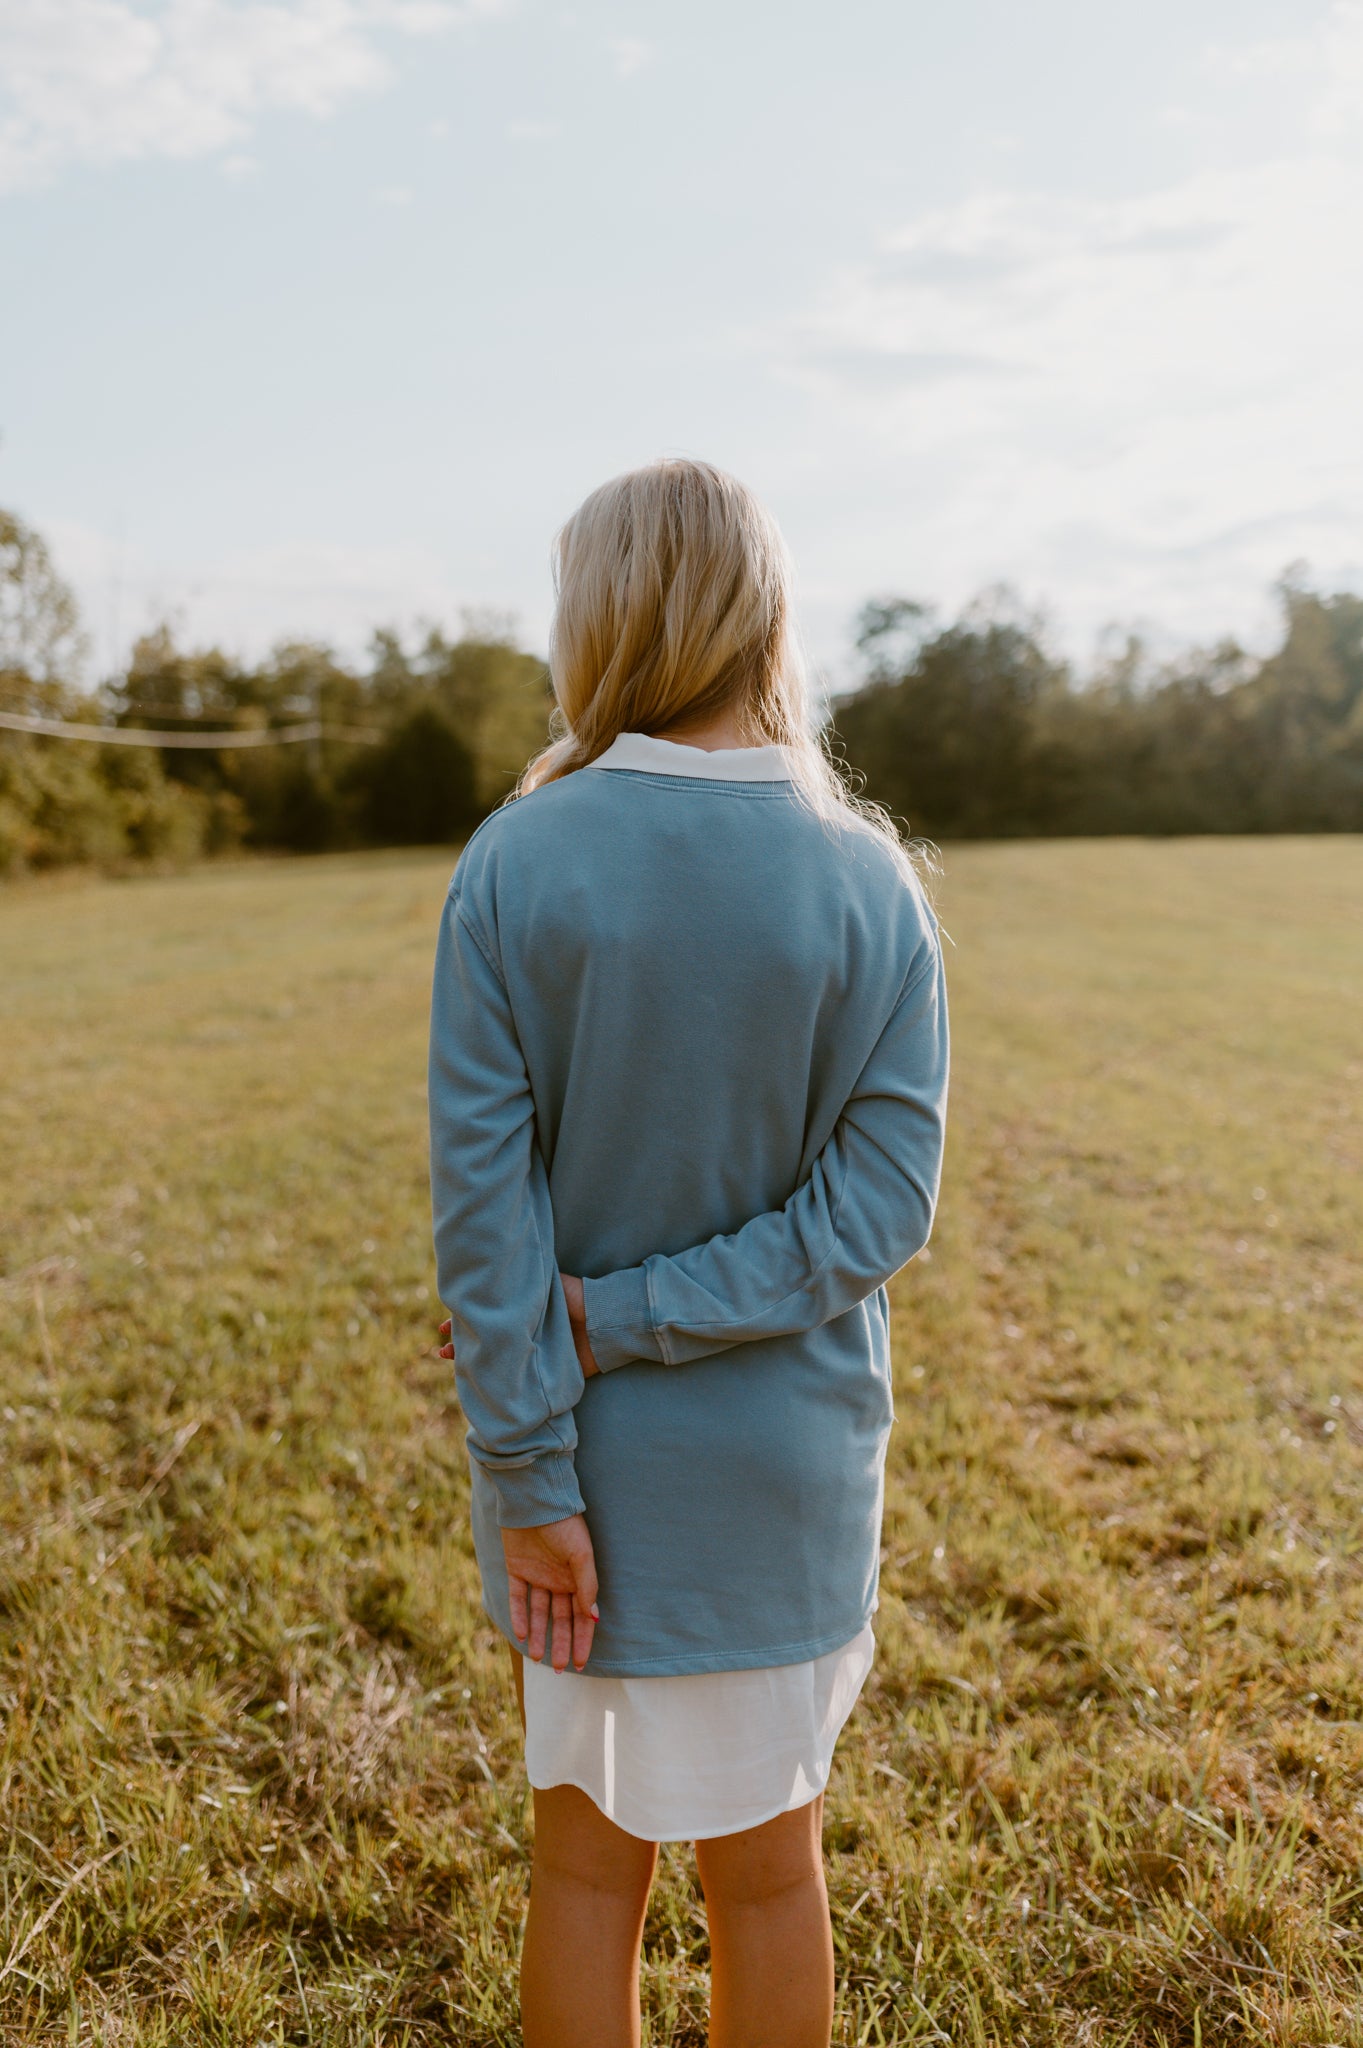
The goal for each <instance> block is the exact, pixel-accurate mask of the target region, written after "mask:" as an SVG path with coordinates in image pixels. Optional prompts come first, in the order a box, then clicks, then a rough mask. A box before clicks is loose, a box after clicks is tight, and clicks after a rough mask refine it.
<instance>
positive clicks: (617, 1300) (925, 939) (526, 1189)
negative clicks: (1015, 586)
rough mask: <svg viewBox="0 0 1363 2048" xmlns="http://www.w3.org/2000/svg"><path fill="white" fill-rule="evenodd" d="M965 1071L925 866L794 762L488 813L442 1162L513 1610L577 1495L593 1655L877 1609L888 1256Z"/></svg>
mask: <svg viewBox="0 0 1363 2048" xmlns="http://www.w3.org/2000/svg"><path fill="white" fill-rule="evenodd" d="M947 1075H948V1046H947V1012H946V990H945V982H944V977H943V964H942V951H941V943H940V937H939V933H938V930H937V925H936V921H935V919H934V917H933V915H932V912H931V910H930V908H929V907H928V905H927V902H926V900H925V898H924V896H923V894H922V891H921V889H920V888H919V887H918V886H917V884H916V883H914V882H912V881H910V880H908V879H906V877H905V875H904V873H903V871H902V869H901V868H900V867H899V866H898V865H897V864H896V862H895V861H894V859H893V857H892V856H891V854H890V852H889V850H888V849H887V848H885V847H884V846H883V845H882V844H881V842H879V841H878V840H877V839H876V838H875V837H874V836H873V835H871V834H870V833H868V832H867V831H865V830H864V829H862V828H861V827H860V826H858V825H856V824H855V823H852V822H848V823H847V824H845V825H844V824H840V823H832V824H830V823H829V822H827V821H825V820H822V819H820V818H818V817H816V816H814V815H813V813H812V812H811V811H810V810H809V809H808V808H807V807H806V806H804V805H803V804H802V803H801V802H800V801H799V798H798V795H797V793H796V791H795V789H794V787H793V786H792V784H791V783H789V782H787V781H777V780H763V781H753V782H743V781H733V780H726V781H716V780H709V779H705V778H703V777H694V778H693V777H691V776H687V775H683V774H671V773H652V772H650V773H644V772H636V771H629V770H621V769H618V768H596V767H594V768H588V769H583V770H580V771H579V772H578V773H577V774H574V775H571V776H568V777H566V778H565V779H564V780H563V781H561V782H555V783H551V784H549V785H547V786H546V787H545V788H543V789H540V790H537V791H535V792H534V793H533V794H532V795H529V796H526V797H522V798H520V799H519V800H518V801H516V802H515V803H513V804H511V805H508V806H506V807H505V808H503V809H501V810H499V811H497V812H494V814H493V815H492V816H491V817H490V818H489V819H487V820H486V822H485V823H484V824H483V825H481V826H480V827H479V829H478V831H477V832H476V833H475V834H474V836H473V838H472V839H471V840H470V841H469V843H468V845H467V847H466V848H465V849H464V852H463V854H462V855H461V857H460V860H459V863H458V866H457V868H456V870H455V874H454V879H453V881H452V883H451V886H450V892H449V897H448V900H447V902H446V905H445V909H444V915H443V918H442V922H441V926H440V932H439V939H438V944H437V951H436V962H435V976H434V989H433V998H432V1015H431V1041H430V1117H431V1187H432V1204H433V1219H434V1233H435V1247H436V1262H437V1274H438V1280H439V1287H440V1294H441V1298H442V1300H443V1301H444V1303H445V1305H446V1307H447V1308H448V1309H449V1311H450V1314H451V1316H452V1318H453V1325H454V1342H455V1380H456V1386H457V1390H458V1394H459V1399H460V1403H461V1406H462V1408H463V1411H464V1414H465V1417H466V1420H467V1423H468V1451H469V1458H470V1473H471V1485H472V1513H473V1536H474V1544H475V1548H476V1551H477V1556H478V1563H479V1569H480V1572H481V1576H482V1584H483V1600H484V1605H485V1607H486V1609H487V1612H488V1614H489V1615H490V1617H491V1618H492V1620H493V1621H494V1622H495V1623H496V1624H497V1626H498V1627H499V1628H500V1629H501V1630H502V1632H503V1633H504V1634H506V1635H508V1636H509V1635H510V1634H511V1625H510V1612H509V1606H508V1594H507V1584H506V1573H505V1567H504V1564H503V1559H502V1546H501V1540H500V1535H499V1531H500V1529H501V1528H503V1527H527V1526H531V1525H534V1524H538V1523H543V1522H549V1521H554V1520H557V1519H559V1518H560V1517H561V1516H564V1515H570V1514H574V1513H577V1512H579V1511H584V1512H585V1514H586V1517H587V1523H588V1527H589V1528H590V1530H591V1535H592V1540H593V1544H594V1547H595V1552H596V1560H597V1569H598V1573H599V1577H600V1595H599V1604H600V1609H601V1619H600V1622H599V1623H598V1625H597V1629H596V1636H595V1642H594V1644H593V1648H592V1653H591V1656H590V1658H589V1660H588V1663H587V1666H586V1668H587V1670H588V1671H597V1672H602V1673H611V1674H619V1675H635V1674H645V1673H650V1672H686V1671H718V1670H735V1669H741V1668H747V1667H750V1666H755V1665H775V1664H786V1663H796V1662H800V1661H802V1660H804V1659H806V1658H809V1657H813V1656H816V1655H818V1654H820V1653H821V1652H822V1651H824V1650H828V1649H833V1648H835V1647H837V1646H838V1645H839V1644H841V1643H844V1642H846V1641H848V1640H849V1638H851V1637H852V1636H854V1635H855V1634H856V1633H857V1632H858V1630H859V1629H860V1628H861V1627H862V1625H863V1624H864V1623H865V1621H866V1620H867V1619H868V1618H869V1616H870V1615H871V1614H872V1612H873V1611H874V1609H875V1606H876V1604H877V1584H878V1575H879V1557H880V1527H881V1512H882V1505H883V1489H884V1464H885V1452H886V1447H887V1443H888V1439H889V1433H890V1428H891V1424H892V1422H893V1419H894V1407H893V1397H892V1391H891V1377H890V1357H889V1313H888V1302H887V1296H886V1291H885V1290H886V1282H887V1281H888V1280H889V1279H890V1278H891V1276H892V1275H893V1274H894V1273H895V1272H897V1271H898V1269H899V1268H900V1267H901V1266H902V1265H904V1264H905V1262H906V1261H907V1260H909V1259H910V1258H912V1257H913V1256H914V1254H915V1253H916V1252H918V1251H919V1250H921V1248H922V1247H923V1245H924V1244H925V1243H926V1242H927V1238H928V1234H929V1231H930V1229H931V1226H932V1218H933V1211H934V1207H935V1204H936V1200H937V1193H938V1185H939V1179H940V1173H941V1160H942V1143H943V1130H944V1120H945V1111H946V1095H947ZM560 1270H562V1271H563V1272H567V1273H576V1274H580V1275H582V1276H583V1278H584V1280H585V1294H586V1304H587V1321H588V1331H589V1334H590V1337H591V1342H592V1347H593V1351H594V1353H595V1356H596V1358H597V1360H598V1363H599V1364H600V1365H601V1367H602V1371H601V1372H600V1374H599V1375H595V1376H593V1377H592V1378H590V1379H584V1377H583V1374H582V1370H581V1367H580V1366H579V1364H578V1361H577V1356H576V1352H575V1349H574V1346H573V1341H572V1334H571V1330H570V1327H569V1320H568V1313H567V1305H566V1303H565V1300H564V1297H563V1290H562V1287H561V1285H560V1284H559V1280H558V1273H559V1271H560ZM564 1683H571V1667H570V1671H569V1673H568V1674H565V1676H564Z"/></svg>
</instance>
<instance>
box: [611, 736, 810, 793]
mask: <svg viewBox="0 0 1363 2048" xmlns="http://www.w3.org/2000/svg"><path fill="white" fill-rule="evenodd" d="M592 767H593V768H635V769H640V770H642V771H644V772H645V773H647V774H652V775H685V776H688V777H691V778H693V779H694V780H695V781H697V782H789V781H790V779H791V776H792V773H793V771H794V762H793V760H792V758H791V749H790V748H789V747H779V746H766V747H715V748H706V747H688V746H684V745H682V744H681V743H680V742H679V741H677V740H660V739H658V738H656V737H655V736H654V734H652V733H647V732H622V733H620V734H619V735H618V736H617V737H616V738H615V739H613V740H612V741H611V744H610V745H609V746H608V747H607V749H606V751H605V753H604V754H598V755H597V757H596V759H595V760H594V761H593V762H592Z"/></svg>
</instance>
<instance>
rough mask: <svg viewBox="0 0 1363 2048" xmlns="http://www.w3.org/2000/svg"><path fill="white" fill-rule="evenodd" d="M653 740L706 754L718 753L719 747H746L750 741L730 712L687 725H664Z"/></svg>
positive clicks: (721, 712) (749, 744) (720, 713)
mask: <svg viewBox="0 0 1363 2048" xmlns="http://www.w3.org/2000/svg"><path fill="white" fill-rule="evenodd" d="M654 738H655V739H659V740H675V741H676V742H677V743H678V745H680V746H683V747H700V748H701V749H703V751H704V752H705V753H707V754H714V753H718V751H719V750H720V748H721V747H747V746H751V745H752V741H751V740H750V739H749V738H748V737H747V735H746V734H745V733H744V731H743V728H742V727H741V726H740V724H739V722H738V719H737V718H736V716H735V715H734V713H733V712H732V711H730V710H727V709H726V710H724V711H719V712H716V714H715V716H714V717H713V718H705V719H701V720H699V721H698V722H695V723H692V724H687V723H686V722H685V720H683V721H682V722H681V723H680V724H678V725H665V726H662V727H660V729H659V730H658V731H657V732H656V733H655V734H654Z"/></svg>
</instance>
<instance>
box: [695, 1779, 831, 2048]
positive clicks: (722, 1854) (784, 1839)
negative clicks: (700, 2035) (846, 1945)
mask: <svg viewBox="0 0 1363 2048" xmlns="http://www.w3.org/2000/svg"><path fill="white" fill-rule="evenodd" d="M696 1868H697V1869H698V1871H699V1872H700V1881H701V1886H702V1889H703V1890H704V1893H705V1908H706V1912H707V1914H708V1916H709V1921H710V1962H711V1988H710V2048H828V2043H829V2039H830V2037H831V2035H832V2031H833V1931H832V1928H831V1927H830V1925H829V1920H828V1892H827V1890H826V1888H825V1885H824V1875H823V1794H822V1793H820V1794H819V1796H818V1798H817V1799H812V1800H811V1801H810V1802H809V1804H808V1805H807V1806H799V1807H796V1808H795V1810H794V1811H793V1812H791V1813H781V1814H778V1815H777V1816H776V1818H775V1820H769V1821H764V1822H763V1824H762V1826H761V1827H757V1828H745V1829H744V1830H743V1832H742V1833H741V1834H737V1835H719V1836H716V1837H715V1838H714V1839H713V1840H711V1841H708V1842H697V1844H696Z"/></svg>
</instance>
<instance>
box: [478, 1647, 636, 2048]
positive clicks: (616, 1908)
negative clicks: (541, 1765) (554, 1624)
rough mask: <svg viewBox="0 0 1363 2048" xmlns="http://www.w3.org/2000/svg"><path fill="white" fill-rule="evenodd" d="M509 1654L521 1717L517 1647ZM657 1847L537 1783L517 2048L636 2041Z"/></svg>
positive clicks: (591, 2047)
mask: <svg viewBox="0 0 1363 2048" xmlns="http://www.w3.org/2000/svg"><path fill="white" fill-rule="evenodd" d="M511 1655H512V1662H513V1665H514V1667H515V1677H516V1698H517V1701H518V1702H519V1704H520V1709H521V1725H522V1726H524V1725H525V1689H524V1678H523V1673H522V1667H521V1657H520V1652H519V1651H518V1650H515V1649H513V1650H512V1653H511ZM564 1682H565V1683H567V1682H568V1681H567V1680H565V1681H564ZM657 1854H658V1845H657V1843H656V1842H641V1841H640V1840H639V1838H638V1836H637V1835H628V1834H626V1833H625V1831H624V1829H623V1828H618V1827H616V1825H615V1823H614V1821H611V1820H607V1818H606V1816H605V1815H604V1814H603V1813H602V1812H601V1810H600V1808H599V1807H597V1806H596V1805H594V1804H593V1802H592V1801H591V1800H590V1799H589V1798H588V1797H587V1795H586V1793H585V1792H581V1791H579V1790H578V1788H577V1786H576V1785H554V1786H552V1787H550V1788H549V1789H548V1790H547V1791H540V1790H539V1789H538V1788H537V1789H536V1791H535V1857H534V1863H533V1865H532V1867H531V1873H530V1911H529V1913H528V1915H527V1917H526V1923H525V1941H524V1944H523V1946H522V1949H521V2028H522V2031H523V2033H524V2036H525V2048H639V2032H640V2019H639V1944H640V1942H641V1941H642V1939H643V1932H644V1914H645V1911H646V1910H647V1907H648V1892H649V1886H650V1885H651V1883H652V1881H653V1867H654V1863H655V1861H656V1860H657Z"/></svg>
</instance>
